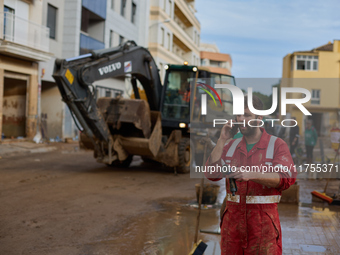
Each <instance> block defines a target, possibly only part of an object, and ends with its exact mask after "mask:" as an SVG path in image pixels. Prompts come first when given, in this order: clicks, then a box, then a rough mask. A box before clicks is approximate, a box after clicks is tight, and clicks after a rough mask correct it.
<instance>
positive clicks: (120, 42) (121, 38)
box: [119, 35, 124, 45]
mask: <svg viewBox="0 0 340 255" xmlns="http://www.w3.org/2000/svg"><path fill="white" fill-rule="evenodd" d="M123 42H124V37H123V36H121V35H120V36H119V45H122V44H123Z"/></svg>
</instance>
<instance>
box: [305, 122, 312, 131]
mask: <svg viewBox="0 0 340 255" xmlns="http://www.w3.org/2000/svg"><path fill="white" fill-rule="evenodd" d="M312 125H313V121H312V120H307V123H306V127H307V128H308V129H311V128H312Z"/></svg>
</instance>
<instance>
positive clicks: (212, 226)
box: [82, 205, 221, 255]
mask: <svg viewBox="0 0 340 255" xmlns="http://www.w3.org/2000/svg"><path fill="white" fill-rule="evenodd" d="M196 219H197V209H193V208H190V207H186V206H183V205H182V206H180V205H178V206H175V207H174V206H170V205H169V206H167V205H165V206H164V207H163V208H162V210H160V211H157V212H152V213H149V214H146V215H145V216H143V217H141V218H137V219H132V220H131V222H128V223H126V224H124V225H123V226H122V228H120V230H119V231H117V232H115V233H112V234H111V235H109V236H108V237H107V238H106V239H105V240H98V241H97V242H94V243H91V244H87V245H86V247H85V248H84V250H83V251H82V252H83V253H82V254H103V255H104V254H117V255H118V254H143V255H177V254H189V252H190V251H191V249H192V247H193V241H194V235H195V227H196ZM199 228H200V229H204V230H211V231H218V229H219V209H210V210H202V211H201V220H200V226H199ZM198 239H199V240H200V239H202V241H203V242H205V243H206V244H208V247H207V249H206V251H205V253H204V254H205V255H215V254H216V255H217V254H221V250H220V245H219V241H220V235H214V234H203V233H199V236H198ZM132 242H133V243H132Z"/></svg>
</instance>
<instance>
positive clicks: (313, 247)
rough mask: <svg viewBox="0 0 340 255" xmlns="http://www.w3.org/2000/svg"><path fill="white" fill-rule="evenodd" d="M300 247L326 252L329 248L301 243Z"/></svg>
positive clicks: (308, 250) (305, 249)
mask: <svg viewBox="0 0 340 255" xmlns="http://www.w3.org/2000/svg"><path fill="white" fill-rule="evenodd" d="M300 248H301V249H302V250H303V251H306V252H325V251H326V250H327V249H326V248H325V247H324V246H319V245H300Z"/></svg>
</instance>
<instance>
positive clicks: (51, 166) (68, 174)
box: [0, 145, 197, 254]
mask: <svg viewBox="0 0 340 255" xmlns="http://www.w3.org/2000/svg"><path fill="white" fill-rule="evenodd" d="M75 149H76V146H74V145H63V147H61V148H59V149H58V150H57V151H54V152H50V153H45V154H34V155H25V156H14V157H13V156H12V157H7V158H6V157H4V158H2V159H0V160H1V169H0V182H1V183H0V200H1V207H0V254H138V253H142V252H143V250H144V249H146V250H145V254H153V253H150V252H149V251H148V249H152V247H153V244H152V242H153V241H154V240H155V239H154V238H151V239H148V236H147V235H146V233H147V232H150V228H154V229H156V228H158V227H160V226H158V223H157V222H158V221H159V218H160V217H161V218H162V217H164V214H163V215H162V214H159V213H160V212H162V213H166V215H165V217H169V219H172V216H174V218H173V220H174V222H173V224H174V225H176V226H178V227H177V231H179V232H182V231H183V229H181V224H182V223H181V220H182V218H183V217H182V214H186V213H187V212H184V211H183V212H182V211H181V210H177V209H176V208H177V207H178V206H179V207H181V206H180V205H181V204H186V203H188V202H190V201H191V202H192V201H193V200H194V199H195V188H194V185H195V183H196V182H197V180H195V179H190V178H189V175H177V176H175V175H174V173H173V172H172V171H171V169H160V168H161V166H160V165H152V164H151V165H150V164H145V163H143V162H142V161H141V160H140V159H139V158H136V159H135V160H134V162H133V163H132V165H131V167H130V168H129V169H113V168H109V167H106V166H105V165H101V164H98V163H96V161H95V160H94V158H93V157H92V152H84V151H78V150H75ZM176 206H177V207H176ZM169 208H170V209H169ZM188 210H189V211H192V212H193V213H194V214H196V211H195V210H194V209H188ZM170 221H171V220H170ZM193 222H194V219H193ZM159 223H160V222H159ZM169 224H171V223H169ZM137 225H138V227H135V226H137ZM192 229H194V226H192ZM157 231H161V232H159V234H160V235H161V236H160V239H159V240H162V238H163V240H171V239H168V238H167V237H168V236H169V235H170V236H172V235H175V236H176V235H177V233H176V229H173V231H175V232H172V233H171V231H170V232H169V227H164V228H160V230H157ZM162 231H163V232H162ZM189 232H190V231H188V235H187V238H188V240H193V237H192V235H193V234H191V233H189ZM192 232H193V231H192ZM159 240H158V241H159ZM156 241H157V240H156ZM191 242H192V241H190V245H191ZM185 245H187V244H185ZM144 247H145V248H144ZM148 247H150V248H148ZM130 250H131V253H130V252H129V251H130ZM154 254H159V253H154ZM174 254H178V253H174Z"/></svg>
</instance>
